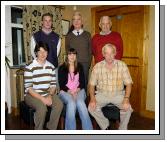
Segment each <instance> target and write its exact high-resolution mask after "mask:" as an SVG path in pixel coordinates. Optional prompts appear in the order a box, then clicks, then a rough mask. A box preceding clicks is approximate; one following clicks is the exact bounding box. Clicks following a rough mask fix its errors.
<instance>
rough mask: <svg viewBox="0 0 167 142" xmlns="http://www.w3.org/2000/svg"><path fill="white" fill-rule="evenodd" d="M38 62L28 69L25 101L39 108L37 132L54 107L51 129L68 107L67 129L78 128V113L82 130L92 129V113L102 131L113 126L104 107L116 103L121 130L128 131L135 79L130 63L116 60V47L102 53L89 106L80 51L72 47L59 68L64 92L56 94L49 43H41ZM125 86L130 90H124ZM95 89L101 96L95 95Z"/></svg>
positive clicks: (92, 79)
mask: <svg viewBox="0 0 167 142" xmlns="http://www.w3.org/2000/svg"><path fill="white" fill-rule="evenodd" d="M34 51H35V54H36V57H37V58H36V59H34V60H33V62H32V63H30V64H29V65H28V66H26V67H25V73H24V76H25V92H26V95H25V102H26V103H27V104H28V105H29V106H32V107H33V108H35V110H36V112H35V114H34V123H35V129H36V130H39V129H43V125H44V121H45V115H46V112H47V106H51V108H52V111H51V116H50V120H49V122H48V123H47V128H48V129H54V130H56V129H57V125H58V122H59V117H60V114H61V112H62V109H63V103H64V104H65V105H66V118H65V130H75V129H76V116H75V115H76V112H77V111H78V114H79V116H80V119H81V123H82V129H84V130H92V129H93V126H92V122H91V119H90V116H89V113H88V110H89V112H90V114H91V115H92V116H93V117H94V118H95V120H96V121H97V123H98V124H99V126H100V128H101V129H103V130H104V129H106V128H107V127H108V126H109V120H108V119H107V118H105V116H104V115H103V113H102V111H101V108H102V107H103V106H105V105H107V104H108V103H113V104H114V105H116V106H117V107H119V109H120V127H119V129H122V130H126V129H127V126H128V122H129V119H130V116H131V113H132V112H133V109H132V108H131V105H130V102H129V97H130V93H131V84H132V83H133V82H132V79H131V76H130V73H129V70H128V68H127V66H126V64H125V63H124V62H122V61H120V60H116V59H115V55H116V48H115V45H113V44H106V45H105V46H104V47H103V49H102V53H103V56H104V58H105V59H104V60H103V61H101V62H99V63H97V64H96V65H95V66H94V67H93V70H92V73H91V76H90V80H89V93H90V102H89V105H88V109H87V106H86V104H85V99H86V97H87V96H86V92H85V79H84V72H83V68H82V65H81V64H80V63H78V62H77V52H76V50H75V49H74V48H70V49H69V50H68V52H67V58H66V61H65V62H64V63H63V64H62V65H61V66H60V67H59V70H58V79H59V86H60V92H59V94H58V95H56V77H55V67H54V66H53V65H52V64H51V63H50V62H48V61H47V60H46V58H47V55H48V52H49V49H48V46H47V44H45V43H42V42H39V43H38V44H36V46H35V50H34ZM124 85H125V86H126V89H125V90H124ZM95 86H96V89H97V91H96V92H97V93H96V95H95Z"/></svg>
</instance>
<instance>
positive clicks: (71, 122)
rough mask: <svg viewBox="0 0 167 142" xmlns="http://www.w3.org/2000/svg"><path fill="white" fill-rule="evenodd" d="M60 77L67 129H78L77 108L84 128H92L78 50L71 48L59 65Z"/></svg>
mask: <svg viewBox="0 0 167 142" xmlns="http://www.w3.org/2000/svg"><path fill="white" fill-rule="evenodd" d="M58 79H59V85H60V94H59V95H60V98H61V100H62V101H63V102H64V103H65V104H66V118H65V129H66V130H76V118H75V114H76V109H77V110H78V113H79V116H80V119H81V122H82V129H84V130H92V129H93V128H92V123H91V120H90V117H89V114H88V110H87V107H86V104H85V99H86V93H85V89H84V88H85V79H84V73H83V68H82V66H81V64H79V63H78V62H77V52H76V50H75V49H74V48H70V49H69V50H68V53H67V59H66V61H65V62H64V63H63V64H62V65H61V66H60V67H59V70H58Z"/></svg>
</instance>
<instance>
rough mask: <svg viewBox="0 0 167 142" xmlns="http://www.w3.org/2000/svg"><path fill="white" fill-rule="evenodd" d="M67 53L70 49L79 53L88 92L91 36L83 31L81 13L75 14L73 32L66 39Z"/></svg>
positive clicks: (78, 56) (78, 57)
mask: <svg viewBox="0 0 167 142" xmlns="http://www.w3.org/2000/svg"><path fill="white" fill-rule="evenodd" d="M65 48H66V52H67V51H68V50H69V49H70V48H74V49H75V50H76V51H77V59H78V62H80V63H81V65H82V66H83V70H84V76H85V89H86V92H87V84H88V76H89V68H90V64H91V55H92V53H91V34H90V33H89V32H88V31H85V30H84V29H83V17H82V15H81V13H80V12H78V11H76V12H74V14H73V16H72V27H71V31H70V32H69V33H68V34H67V36H66V39H65Z"/></svg>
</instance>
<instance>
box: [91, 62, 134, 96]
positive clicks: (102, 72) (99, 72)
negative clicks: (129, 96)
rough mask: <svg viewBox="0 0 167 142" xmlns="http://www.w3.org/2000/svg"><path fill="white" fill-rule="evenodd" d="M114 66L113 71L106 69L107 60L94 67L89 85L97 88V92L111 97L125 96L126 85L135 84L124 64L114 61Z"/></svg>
mask: <svg viewBox="0 0 167 142" xmlns="http://www.w3.org/2000/svg"><path fill="white" fill-rule="evenodd" d="M113 64H114V66H113V67H112V69H111V70H109V69H108V68H106V62H105V60H103V61H101V62H99V63H97V64H96V65H95V66H94V68H93V70H92V73H91V77H90V80H89V84H90V85H93V86H96V88H97V92H99V93H100V92H101V93H103V94H111V95H116V94H123V93H124V85H127V84H131V83H133V82H132V79H131V76H130V73H129V70H128V67H127V65H126V64H125V63H124V62H122V61H120V60H114V63H113Z"/></svg>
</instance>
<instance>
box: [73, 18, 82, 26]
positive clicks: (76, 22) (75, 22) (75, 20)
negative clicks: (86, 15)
mask: <svg viewBox="0 0 167 142" xmlns="http://www.w3.org/2000/svg"><path fill="white" fill-rule="evenodd" d="M72 22H73V26H74V29H81V27H82V18H81V16H79V15H74V16H73V19H72Z"/></svg>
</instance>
